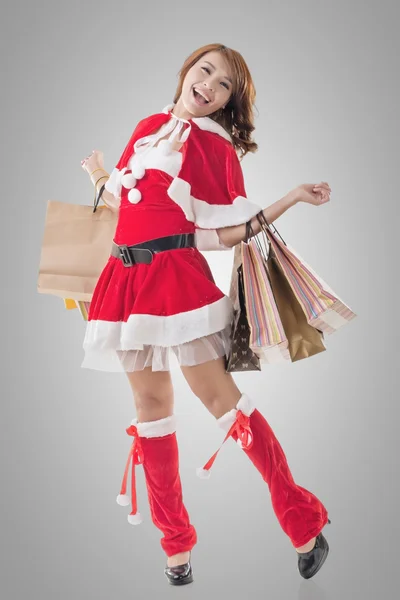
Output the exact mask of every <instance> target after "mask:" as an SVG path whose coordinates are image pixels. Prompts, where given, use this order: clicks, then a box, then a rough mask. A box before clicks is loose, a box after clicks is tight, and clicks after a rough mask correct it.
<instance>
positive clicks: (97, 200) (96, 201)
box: [93, 183, 106, 212]
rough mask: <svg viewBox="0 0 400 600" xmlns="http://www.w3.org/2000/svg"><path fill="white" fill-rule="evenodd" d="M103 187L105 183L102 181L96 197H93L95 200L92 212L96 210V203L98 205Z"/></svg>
mask: <svg viewBox="0 0 400 600" xmlns="http://www.w3.org/2000/svg"><path fill="white" fill-rule="evenodd" d="M105 187H106V184H105V183H103V185H102V186H101V188H100V190H99V193H98V196H97V198H96V199H95V202H94V208H93V212H96V210H97V207H98V205H99V202H100V198H101V195H102V193H103V192H104V188H105Z"/></svg>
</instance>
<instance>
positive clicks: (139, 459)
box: [120, 425, 144, 515]
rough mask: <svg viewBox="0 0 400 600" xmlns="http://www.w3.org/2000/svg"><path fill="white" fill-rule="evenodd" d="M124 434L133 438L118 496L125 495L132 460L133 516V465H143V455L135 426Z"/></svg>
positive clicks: (133, 496) (134, 507) (134, 509)
mask: <svg viewBox="0 0 400 600" xmlns="http://www.w3.org/2000/svg"><path fill="white" fill-rule="evenodd" d="M126 433H127V434H128V435H131V436H133V442H132V445H131V447H130V450H129V454H128V460H127V461H126V465H125V472H124V476H123V479H122V486H121V491H120V494H121V495H125V494H126V485H127V480H128V469H129V463H130V461H131V459H132V475H131V501H132V512H131V515H135V514H136V513H137V500H136V476H135V465H140V464H142V463H143V459H144V455H143V449H142V444H141V442H140V436H139V434H138V430H137V427H136V425H130V426H129V427H128V428H127V429H126Z"/></svg>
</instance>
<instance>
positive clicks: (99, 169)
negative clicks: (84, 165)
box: [89, 167, 107, 176]
mask: <svg viewBox="0 0 400 600" xmlns="http://www.w3.org/2000/svg"><path fill="white" fill-rule="evenodd" d="M96 171H104V172H105V173H107V171H106V170H105V169H102V168H101V167H99V168H98V169H95V170H94V171H92V172H91V173H89V175H90V176H92V175H93V173H96Z"/></svg>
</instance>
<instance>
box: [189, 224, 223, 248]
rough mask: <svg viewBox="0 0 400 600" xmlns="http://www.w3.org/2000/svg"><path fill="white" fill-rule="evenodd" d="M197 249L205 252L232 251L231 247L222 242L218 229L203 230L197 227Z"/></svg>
mask: <svg viewBox="0 0 400 600" xmlns="http://www.w3.org/2000/svg"><path fill="white" fill-rule="evenodd" d="M195 239H196V248H197V249H198V250H200V251H203V250H232V248H231V247H230V246H225V244H223V243H222V242H221V240H220V237H219V235H218V233H217V230H216V229H201V227H197V228H196V231H195Z"/></svg>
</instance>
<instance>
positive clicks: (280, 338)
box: [242, 240, 290, 364]
mask: <svg viewBox="0 0 400 600" xmlns="http://www.w3.org/2000/svg"><path fill="white" fill-rule="evenodd" d="M242 259H243V263H242V264H243V281H244V298H245V305H246V310H247V318H248V322H249V328H250V336H249V347H250V348H251V350H253V352H255V353H256V354H257V356H258V357H259V358H261V359H262V362H265V363H268V364H277V363H280V362H285V361H287V360H290V353H289V344H288V340H287V337H286V334H285V330H284V327H283V323H282V320H281V317H280V314H279V309H278V306H277V304H276V301H275V297H274V293H273V291H272V286H271V282H270V279H269V275H268V269H267V265H266V258H265V257H264V256H263V254H262V253H261V252H260V251H259V250H258V248H257V245H256V243H255V242H254V241H253V240H250V241H249V242H248V243H244V242H242Z"/></svg>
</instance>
